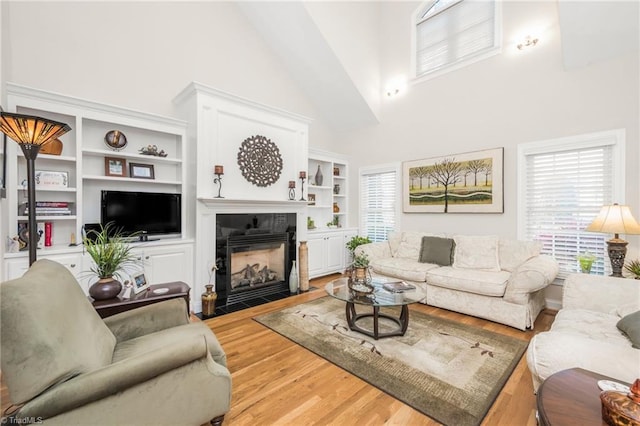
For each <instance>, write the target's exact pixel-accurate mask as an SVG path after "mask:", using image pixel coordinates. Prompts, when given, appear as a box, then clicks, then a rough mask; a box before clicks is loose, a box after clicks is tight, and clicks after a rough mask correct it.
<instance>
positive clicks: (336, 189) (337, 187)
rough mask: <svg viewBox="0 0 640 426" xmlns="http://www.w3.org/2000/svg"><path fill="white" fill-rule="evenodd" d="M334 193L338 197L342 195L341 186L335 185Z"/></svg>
mask: <svg viewBox="0 0 640 426" xmlns="http://www.w3.org/2000/svg"><path fill="white" fill-rule="evenodd" d="M333 193H334V194H336V195H338V194H339V193H340V184H339V183H336V184H335V185H333Z"/></svg>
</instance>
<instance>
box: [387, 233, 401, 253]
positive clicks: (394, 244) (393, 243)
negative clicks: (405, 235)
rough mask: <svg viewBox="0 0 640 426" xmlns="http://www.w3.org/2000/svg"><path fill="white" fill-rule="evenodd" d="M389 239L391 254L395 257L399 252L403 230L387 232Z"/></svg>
mask: <svg viewBox="0 0 640 426" xmlns="http://www.w3.org/2000/svg"><path fill="white" fill-rule="evenodd" d="M387 241H389V249H390V250H391V256H393V257H395V256H396V253H397V252H398V247H400V241H402V232H396V231H389V232H388V233H387Z"/></svg>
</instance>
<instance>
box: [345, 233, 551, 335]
mask: <svg viewBox="0 0 640 426" xmlns="http://www.w3.org/2000/svg"><path fill="white" fill-rule="evenodd" d="M425 237H427V238H425ZM434 237H435V238H434ZM443 238H445V239H446V236H443V235H439V236H438V235H434V234H430V233H424V232H402V233H392V234H390V235H389V239H388V240H387V241H382V242H376V243H370V244H364V245H361V246H359V247H358V248H357V249H356V254H358V253H366V254H367V255H368V257H369V260H370V261H371V263H370V266H371V269H372V270H373V273H374V275H377V276H383V277H391V278H398V279H401V280H404V281H408V282H411V283H413V284H416V285H418V286H420V287H422V288H423V289H424V290H425V291H426V294H427V297H426V299H425V300H424V301H423V302H424V303H426V304H429V305H432V306H437V307H440V308H444V309H448V310H452V311H456V312H461V313H464V314H467V315H473V316H476V317H480V318H485V319H488V320H491V321H495V322H499V323H502V324H506V325H509V326H512V327H515V328H518V329H520V330H525V329H527V328H530V327H531V326H532V325H533V323H534V321H535V319H536V317H537V316H538V314H539V313H540V311H541V310H542V309H543V308H544V306H545V300H544V295H543V291H544V288H545V287H546V286H548V285H549V284H550V283H551V282H552V281H553V280H554V279H555V277H556V274H557V273H558V265H557V263H556V261H555V260H554V259H553V258H551V257H549V256H544V255H540V247H539V244H538V243H535V242H531V241H516V240H507V239H502V238H498V237H497V236H463V235H455V236H452V237H450V238H449V239H448V240H453V241H454V242H455V247H453V248H452V251H451V255H452V258H451V265H450V266H443V265H446V264H447V263H448V262H447V259H446V258H447V255H446V254H445V255H444V256H442V253H434V250H446V248H442V245H441V244H440V243H443V242H444V243H446V240H442V239H443ZM423 240H425V241H427V242H429V244H426V245H425V244H423ZM432 243H433V244H432ZM434 247H435V249H434ZM425 254H427V258H426V259H425V256H424V255H425ZM434 254H435V258H437V259H439V264H437V263H430V262H429V257H432V258H433V255H434ZM421 258H422V259H421ZM420 260H422V261H420Z"/></svg>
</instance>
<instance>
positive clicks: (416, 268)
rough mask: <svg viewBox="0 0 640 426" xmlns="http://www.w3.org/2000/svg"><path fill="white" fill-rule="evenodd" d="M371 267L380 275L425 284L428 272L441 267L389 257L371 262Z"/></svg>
mask: <svg viewBox="0 0 640 426" xmlns="http://www.w3.org/2000/svg"><path fill="white" fill-rule="evenodd" d="M371 267H372V268H373V271H374V272H376V273H378V274H382V275H386V276H389V277H394V278H400V279H403V280H407V281H417V282H425V281H426V279H427V271H428V270H430V269H434V268H438V267H439V266H438V265H436V264H433V263H420V262H418V261H416V260H412V259H405V258H402V257H388V258H382V259H375V260H374V261H372V262H371Z"/></svg>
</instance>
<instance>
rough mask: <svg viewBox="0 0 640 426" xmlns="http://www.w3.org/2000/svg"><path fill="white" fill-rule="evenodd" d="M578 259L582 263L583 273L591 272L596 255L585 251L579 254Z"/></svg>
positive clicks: (581, 269)
mask: <svg viewBox="0 0 640 426" xmlns="http://www.w3.org/2000/svg"><path fill="white" fill-rule="evenodd" d="M577 259H578V263H580V271H582V273H584V274H590V273H591V267H592V266H593V262H595V261H596V256H595V255H594V254H592V253H589V252H585V253H581V254H579V255H578V257H577Z"/></svg>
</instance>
